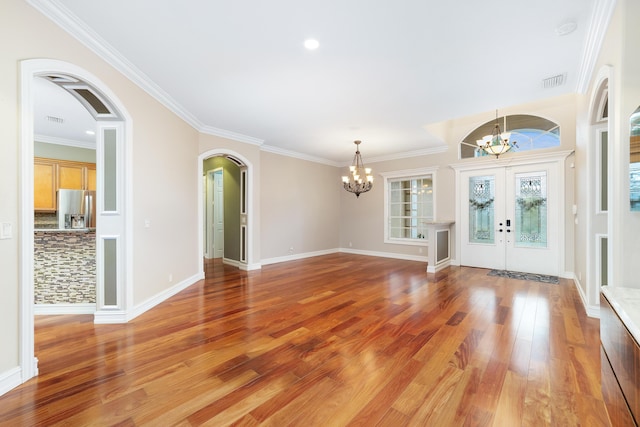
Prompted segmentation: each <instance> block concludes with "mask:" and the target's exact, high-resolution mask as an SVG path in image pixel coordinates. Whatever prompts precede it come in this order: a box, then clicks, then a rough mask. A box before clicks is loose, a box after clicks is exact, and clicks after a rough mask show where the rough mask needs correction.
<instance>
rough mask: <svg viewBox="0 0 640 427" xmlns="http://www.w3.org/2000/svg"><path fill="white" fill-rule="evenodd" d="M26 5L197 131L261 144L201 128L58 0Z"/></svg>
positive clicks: (33, 0) (33, 1) (31, 0)
mask: <svg viewBox="0 0 640 427" xmlns="http://www.w3.org/2000/svg"><path fill="white" fill-rule="evenodd" d="M27 2H28V3H29V4H30V5H31V6H33V7H34V8H35V9H36V10H38V11H39V12H40V13H42V14H43V15H44V16H46V17H47V18H49V19H50V20H51V21H53V22H54V23H55V24H56V25H58V26H59V27H60V28H62V29H63V30H64V31H66V32H67V33H69V34H70V35H71V36H72V37H74V38H75V39H77V40H78V41H79V42H80V43H82V44H83V45H85V46H86V47H87V48H89V50H91V51H92V52H94V53H95V54H96V55H98V56H99V57H100V58H102V59H103V60H104V61H105V62H107V63H108V64H109V65H111V66H112V67H114V68H115V69H116V70H118V71H119V72H120V73H122V74H123V75H124V76H125V77H127V78H128V79H129V80H131V81H132V82H133V83H134V84H136V85H137V86H139V87H140V88H141V89H142V90H144V91H145V92H147V93H148V94H149V95H151V96H152V97H153V98H155V99H156V100H157V101H158V102H160V103H161V104H162V105H164V106H165V107H167V108H168V109H169V110H170V111H172V112H173V113H174V114H176V115H177V116H178V117H180V118H181V119H182V120H184V121H185V122H186V123H188V124H189V125H190V126H191V127H193V128H194V129H196V130H197V131H199V132H202V133H208V134H211V135H216V136H221V137H223V138H228V139H232V140H234V141H238V142H246V143H249V144H254V145H262V143H263V141H262V140H260V139H258V138H254V137H250V136H246V135H242V134H239V133H235V132H232V131H226V130H223V129H217V128H214V127H211V126H205V125H204V124H203V123H202V122H201V121H200V120H198V119H197V118H196V117H195V116H194V115H193V114H191V113H190V112H189V111H187V110H186V109H185V108H184V107H183V106H182V105H180V104H179V103H178V102H176V101H175V100H174V99H173V98H172V97H171V96H170V95H169V94H168V93H167V92H165V91H164V90H162V89H161V88H160V86H158V85H157V84H155V83H154V82H153V81H152V80H151V79H150V78H149V76H147V75H146V74H145V73H143V72H142V71H141V70H140V69H138V68H137V67H136V66H135V65H133V64H132V63H131V62H130V61H128V60H127V59H126V58H125V57H124V56H122V55H121V54H120V53H119V52H118V51H117V50H116V49H115V48H114V47H113V46H111V45H110V44H109V43H107V41H106V40H104V39H103V38H102V37H100V35H99V34H98V33H96V32H95V31H93V30H92V29H91V28H90V27H89V26H87V25H86V24H85V23H84V22H82V21H81V20H80V19H78V17H77V16H75V15H74V14H73V13H71V11H69V9H67V8H66V7H65V6H64V5H63V4H61V3H60V2H59V1H58V0H27Z"/></svg>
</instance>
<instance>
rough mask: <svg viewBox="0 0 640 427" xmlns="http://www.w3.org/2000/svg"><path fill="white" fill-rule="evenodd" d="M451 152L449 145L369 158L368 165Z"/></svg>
mask: <svg viewBox="0 0 640 427" xmlns="http://www.w3.org/2000/svg"><path fill="white" fill-rule="evenodd" d="M447 150H449V146H448V145H439V146H437V147H430V148H425V149H422V150H414V151H407V152H405V153H394V154H389V155H386V156H378V157H368V158H367V163H378V162H387V161H389V160H398V159H406V158H408V157H419V156H430V155H432V154H440V153H444V152H446V151H447ZM350 164H351V163H345V164H343V166H349V165H350Z"/></svg>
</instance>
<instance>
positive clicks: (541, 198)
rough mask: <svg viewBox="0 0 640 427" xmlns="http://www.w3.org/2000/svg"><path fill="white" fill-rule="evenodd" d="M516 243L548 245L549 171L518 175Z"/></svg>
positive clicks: (530, 245) (536, 246)
mask: <svg viewBox="0 0 640 427" xmlns="http://www.w3.org/2000/svg"><path fill="white" fill-rule="evenodd" d="M515 188H516V195H515V196H516V204H515V230H513V231H514V232H515V245H516V247H521V248H546V247H547V173H546V172H534V173H528V174H517V175H516V187H515Z"/></svg>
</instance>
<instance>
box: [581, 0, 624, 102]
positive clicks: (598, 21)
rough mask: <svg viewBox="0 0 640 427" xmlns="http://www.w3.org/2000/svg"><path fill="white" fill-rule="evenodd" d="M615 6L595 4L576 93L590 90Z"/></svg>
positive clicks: (610, 1)
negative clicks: (590, 83)
mask: <svg viewBox="0 0 640 427" xmlns="http://www.w3.org/2000/svg"><path fill="white" fill-rule="evenodd" d="M615 6H616V0H598V1H596V2H594V9H593V14H592V15H591V20H590V22H589V26H588V27H587V40H586V42H585V44H584V49H583V52H582V55H581V58H582V62H581V63H580V69H579V72H578V79H577V84H576V92H577V93H579V94H584V93H586V91H587V89H588V88H589V82H590V81H591V77H592V76H593V71H594V68H595V66H596V62H597V60H598V55H599V54H600V49H601V48H602V42H603V41H604V37H605V35H606V33H607V28H608V26H609V22H610V21H611V16H612V15H613V11H614V9H615ZM609 110H611V109H609Z"/></svg>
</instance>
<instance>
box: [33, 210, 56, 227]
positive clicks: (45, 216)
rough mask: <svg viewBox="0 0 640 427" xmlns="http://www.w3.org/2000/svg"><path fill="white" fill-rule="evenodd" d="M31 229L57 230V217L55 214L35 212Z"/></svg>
mask: <svg viewBox="0 0 640 427" xmlns="http://www.w3.org/2000/svg"><path fill="white" fill-rule="evenodd" d="M33 219H34V221H33V228H35V229H36V230H37V229H39V228H58V215H57V214H56V213H55V212H35V215H34V218H33Z"/></svg>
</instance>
